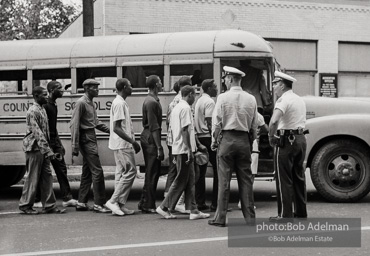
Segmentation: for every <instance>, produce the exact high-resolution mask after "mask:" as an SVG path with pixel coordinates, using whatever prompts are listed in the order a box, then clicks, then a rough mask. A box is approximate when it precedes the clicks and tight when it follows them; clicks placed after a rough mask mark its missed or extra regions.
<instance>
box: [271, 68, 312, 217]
mask: <svg viewBox="0 0 370 256" xmlns="http://www.w3.org/2000/svg"><path fill="white" fill-rule="evenodd" d="M295 81H297V80H296V79H295V78H293V77H291V76H289V75H287V74H284V73H282V72H279V71H276V72H275V79H274V80H273V81H272V83H273V86H274V92H275V94H276V96H277V97H278V98H279V99H278V100H277V102H276V104H275V109H274V112H273V115H272V117H271V121H270V125H269V141H270V145H271V146H272V147H274V146H277V164H276V166H277V170H276V178H277V179H276V190H277V201H278V216H276V217H271V218H270V221H272V222H286V221H289V220H286V219H284V218H293V217H297V218H307V209H306V203H307V194H306V181H305V173H304V172H305V169H304V167H303V161H304V158H305V155H306V138H305V136H304V134H303V129H304V128H305V124H306V105H305V103H304V101H303V100H302V99H301V97H299V96H298V95H297V94H295V93H294V92H293V91H292V85H293V82H295ZM293 204H294V212H293V208H292V205H293Z"/></svg>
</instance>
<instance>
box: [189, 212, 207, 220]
mask: <svg viewBox="0 0 370 256" xmlns="http://www.w3.org/2000/svg"><path fill="white" fill-rule="evenodd" d="M209 216H211V215H210V214H209V213H203V212H201V211H199V212H198V213H190V217H189V219H191V220H198V219H207V218H209Z"/></svg>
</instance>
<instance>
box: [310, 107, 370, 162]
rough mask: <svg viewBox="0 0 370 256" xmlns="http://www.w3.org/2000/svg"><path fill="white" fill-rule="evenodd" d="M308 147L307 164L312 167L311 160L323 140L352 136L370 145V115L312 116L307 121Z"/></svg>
mask: <svg viewBox="0 0 370 256" xmlns="http://www.w3.org/2000/svg"><path fill="white" fill-rule="evenodd" d="M306 129H308V130H309V134H307V135H306V140H307V149H306V158H305V164H307V165H306V166H307V167H310V160H311V159H312V157H313V156H314V155H315V154H316V152H317V150H318V149H319V148H320V145H322V144H323V142H326V141H328V140H330V139H334V138H343V137H352V138H353V139H358V140H361V141H362V142H364V143H366V145H367V146H368V147H370V132H369V131H370V115H369V114H342V115H331V116H322V117H317V118H311V119H308V120H307V121H306Z"/></svg>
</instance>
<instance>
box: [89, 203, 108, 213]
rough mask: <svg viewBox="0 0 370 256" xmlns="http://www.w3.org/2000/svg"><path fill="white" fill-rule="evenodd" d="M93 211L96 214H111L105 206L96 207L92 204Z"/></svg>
mask: <svg viewBox="0 0 370 256" xmlns="http://www.w3.org/2000/svg"><path fill="white" fill-rule="evenodd" d="M93 211H94V212H97V213H110V212H112V211H111V210H110V209H108V208H106V207H105V205H103V206H101V205H97V204H94V208H93Z"/></svg>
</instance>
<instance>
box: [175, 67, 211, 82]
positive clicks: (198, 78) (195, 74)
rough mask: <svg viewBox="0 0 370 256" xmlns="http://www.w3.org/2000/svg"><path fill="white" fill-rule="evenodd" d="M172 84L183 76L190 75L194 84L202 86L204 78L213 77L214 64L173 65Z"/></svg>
mask: <svg viewBox="0 0 370 256" xmlns="http://www.w3.org/2000/svg"><path fill="white" fill-rule="evenodd" d="M170 75H171V85H173V84H174V83H175V82H177V81H178V80H179V79H180V78H181V77H182V76H190V77H191V80H192V83H193V85H194V86H197V87H200V86H201V84H202V81H203V80H204V79H213V65H212V64H191V65H171V67H170Z"/></svg>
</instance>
